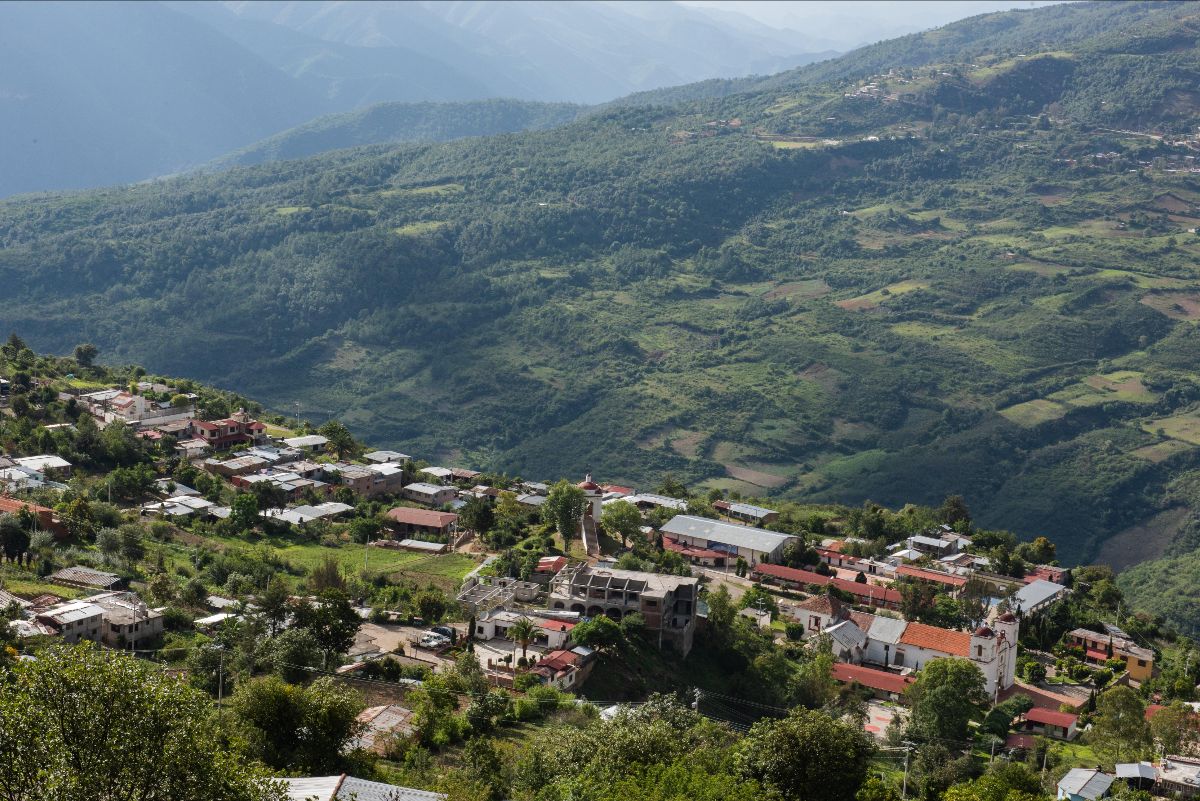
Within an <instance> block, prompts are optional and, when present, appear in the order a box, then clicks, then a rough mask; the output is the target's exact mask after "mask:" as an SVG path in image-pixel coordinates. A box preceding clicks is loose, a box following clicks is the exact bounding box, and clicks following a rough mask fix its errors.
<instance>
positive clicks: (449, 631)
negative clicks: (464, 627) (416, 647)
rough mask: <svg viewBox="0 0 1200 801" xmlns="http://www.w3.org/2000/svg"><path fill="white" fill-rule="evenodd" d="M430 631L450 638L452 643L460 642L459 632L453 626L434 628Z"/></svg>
mask: <svg viewBox="0 0 1200 801" xmlns="http://www.w3.org/2000/svg"><path fill="white" fill-rule="evenodd" d="M430 631H431V632H433V633H435V634H440V635H442V636H443V637H449V638H450V642H451V643H456V642H458V630H457V629H455V628H454V627H453V626H434V627H433V628H431V629H430Z"/></svg>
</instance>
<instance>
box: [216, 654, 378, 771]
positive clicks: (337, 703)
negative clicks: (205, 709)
mask: <svg viewBox="0 0 1200 801" xmlns="http://www.w3.org/2000/svg"><path fill="white" fill-rule="evenodd" d="M230 706H231V709H232V711H233V717H234V724H235V726H236V727H237V728H238V731H239V733H240V735H241V738H242V740H243V742H245V744H246V748H247V750H248V751H249V752H250V754H252V755H253V756H254V757H256V758H258V759H261V760H262V761H263V762H265V763H266V764H267V765H269V766H271V767H272V768H276V769H278V770H286V771H295V772H297V773H308V774H312V773H316V774H324V773H329V772H332V771H335V770H338V769H339V768H341V767H342V765H343V764H344V757H343V756H342V754H343V752H344V751H345V749H346V747H347V746H348V745H349V743H350V741H351V740H353V739H354V737H356V736H357V735H358V734H359V732H360V731H361V729H362V726H361V725H360V724H359V723H358V714H359V713H360V712H362V710H363V707H364V706H365V704H364V703H363V699H362V696H361V695H359V694H358V693H357V692H356V691H354V690H352V689H350V688H348V687H344V686H341V685H338V684H336V683H334V681H333V679H331V678H329V677H328V676H325V677H322V678H319V679H317V680H316V681H314V682H313V683H312V684H310V685H308V686H307V687H300V686H297V685H293V684H288V683H286V682H285V681H283V680H282V679H280V678H278V677H277V676H268V677H266V678H262V679H254V680H251V681H248V682H244V683H242V684H241V685H239V686H238V688H237V690H236V691H235V692H234V694H233V698H231V699H230Z"/></svg>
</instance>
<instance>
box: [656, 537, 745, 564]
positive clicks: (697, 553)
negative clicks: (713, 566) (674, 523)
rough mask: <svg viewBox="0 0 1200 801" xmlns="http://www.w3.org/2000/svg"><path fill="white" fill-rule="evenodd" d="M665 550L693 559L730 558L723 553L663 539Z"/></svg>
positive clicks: (666, 538)
mask: <svg viewBox="0 0 1200 801" xmlns="http://www.w3.org/2000/svg"><path fill="white" fill-rule="evenodd" d="M663 550H664V551H671V552H672V553H679V554H683V555H684V556H689V557H691V558H693V559H725V558H726V557H728V556H729V554H727V553H722V552H721V551H712V550H709V549H708V548H697V547H695V546H692V545H684V544H682V543H681V542H679V541H677V540H673V539H670V538H668V537H663Z"/></svg>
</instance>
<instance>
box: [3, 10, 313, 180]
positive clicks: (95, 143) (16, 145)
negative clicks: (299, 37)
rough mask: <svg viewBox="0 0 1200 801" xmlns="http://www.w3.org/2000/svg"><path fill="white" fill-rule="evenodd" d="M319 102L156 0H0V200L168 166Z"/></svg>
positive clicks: (266, 130)
mask: <svg viewBox="0 0 1200 801" xmlns="http://www.w3.org/2000/svg"><path fill="white" fill-rule="evenodd" d="M325 108H326V106H325V101H324V100H323V99H322V98H321V97H320V96H319V95H317V94H316V93H314V92H312V91H311V90H310V89H309V88H308V87H306V86H304V85H303V84H301V83H298V82H297V81H295V80H293V79H292V78H290V77H289V76H287V75H285V74H283V73H282V72H280V71H279V70H278V69H276V68H275V67H273V66H271V65H270V64H267V63H266V62H264V61H263V60H262V59H260V58H259V57H258V56H255V55H254V54H253V53H250V52H249V51H247V50H246V49H245V48H243V47H241V46H239V45H237V44H235V43H234V42H232V41H230V40H229V39H228V38H227V37H225V36H222V35H221V34H219V33H217V32H216V31H214V30H212V29H211V28H208V27H206V26H203V25H198V24H197V23H196V22H195V20H193V19H191V18H189V17H186V16H184V15H182V14H178V13H176V12H175V11H172V10H171V9H169V8H166V7H165V6H162V5H159V4H157V3H134V4H123V3H100V2H96V3H50V2H45V3H0V195H9V194H13V193H16V192H29V191H35V190H40V189H55V188H69V187H88V186H97V185H101V184H109V183H117V182H124V181H132V180H138V179H142V178H147V177H150V176H152V175H157V174H162V173H166V172H171V171H173V170H177V169H180V168H183V167H186V166H188V165H192V164H196V163H198V162H201V161H205V160H207V159H210V158H212V157H213V156H215V155H217V154H219V153H222V152H227V151H229V150H231V149H233V148H236V147H239V146H242V145H244V144H246V143H247V142H250V141H254V140H256V139H259V138H262V137H264V136H267V135H269V134H270V133H272V132H274V131H278V130H280V129H281V128H286V127H289V126H292V125H296V124H298V123H300V122H303V121H304V120H306V119H310V118H312V117H313V116H314V114H315V113H320V111H322V110H324V109H325Z"/></svg>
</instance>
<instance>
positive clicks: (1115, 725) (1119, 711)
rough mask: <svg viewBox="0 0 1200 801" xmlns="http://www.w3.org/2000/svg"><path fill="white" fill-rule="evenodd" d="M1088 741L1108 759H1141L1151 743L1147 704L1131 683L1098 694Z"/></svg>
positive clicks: (1112, 760)
mask: <svg viewBox="0 0 1200 801" xmlns="http://www.w3.org/2000/svg"><path fill="white" fill-rule="evenodd" d="M1088 742H1089V743H1090V744H1091V745H1092V747H1093V748H1095V749H1096V752H1097V753H1098V754H1100V756H1101V757H1103V758H1104V759H1106V760H1108V761H1109V762H1113V763H1116V762H1129V761H1131V760H1136V759H1139V758H1140V757H1141V756H1142V754H1143V753H1145V751H1146V748H1147V747H1148V746H1149V745H1150V727H1149V725H1148V724H1147V723H1146V704H1145V703H1144V702H1143V701H1142V699H1141V697H1140V696H1139V695H1138V694H1137V692H1136V691H1135V690H1133V689H1132V688H1130V687H1113V688H1112V689H1109V690H1106V691H1104V692H1103V693H1101V694H1100V695H1099V696H1098V697H1097V698H1096V716H1095V718H1094V719H1093V720H1092V729H1091V731H1089V732H1088Z"/></svg>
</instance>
